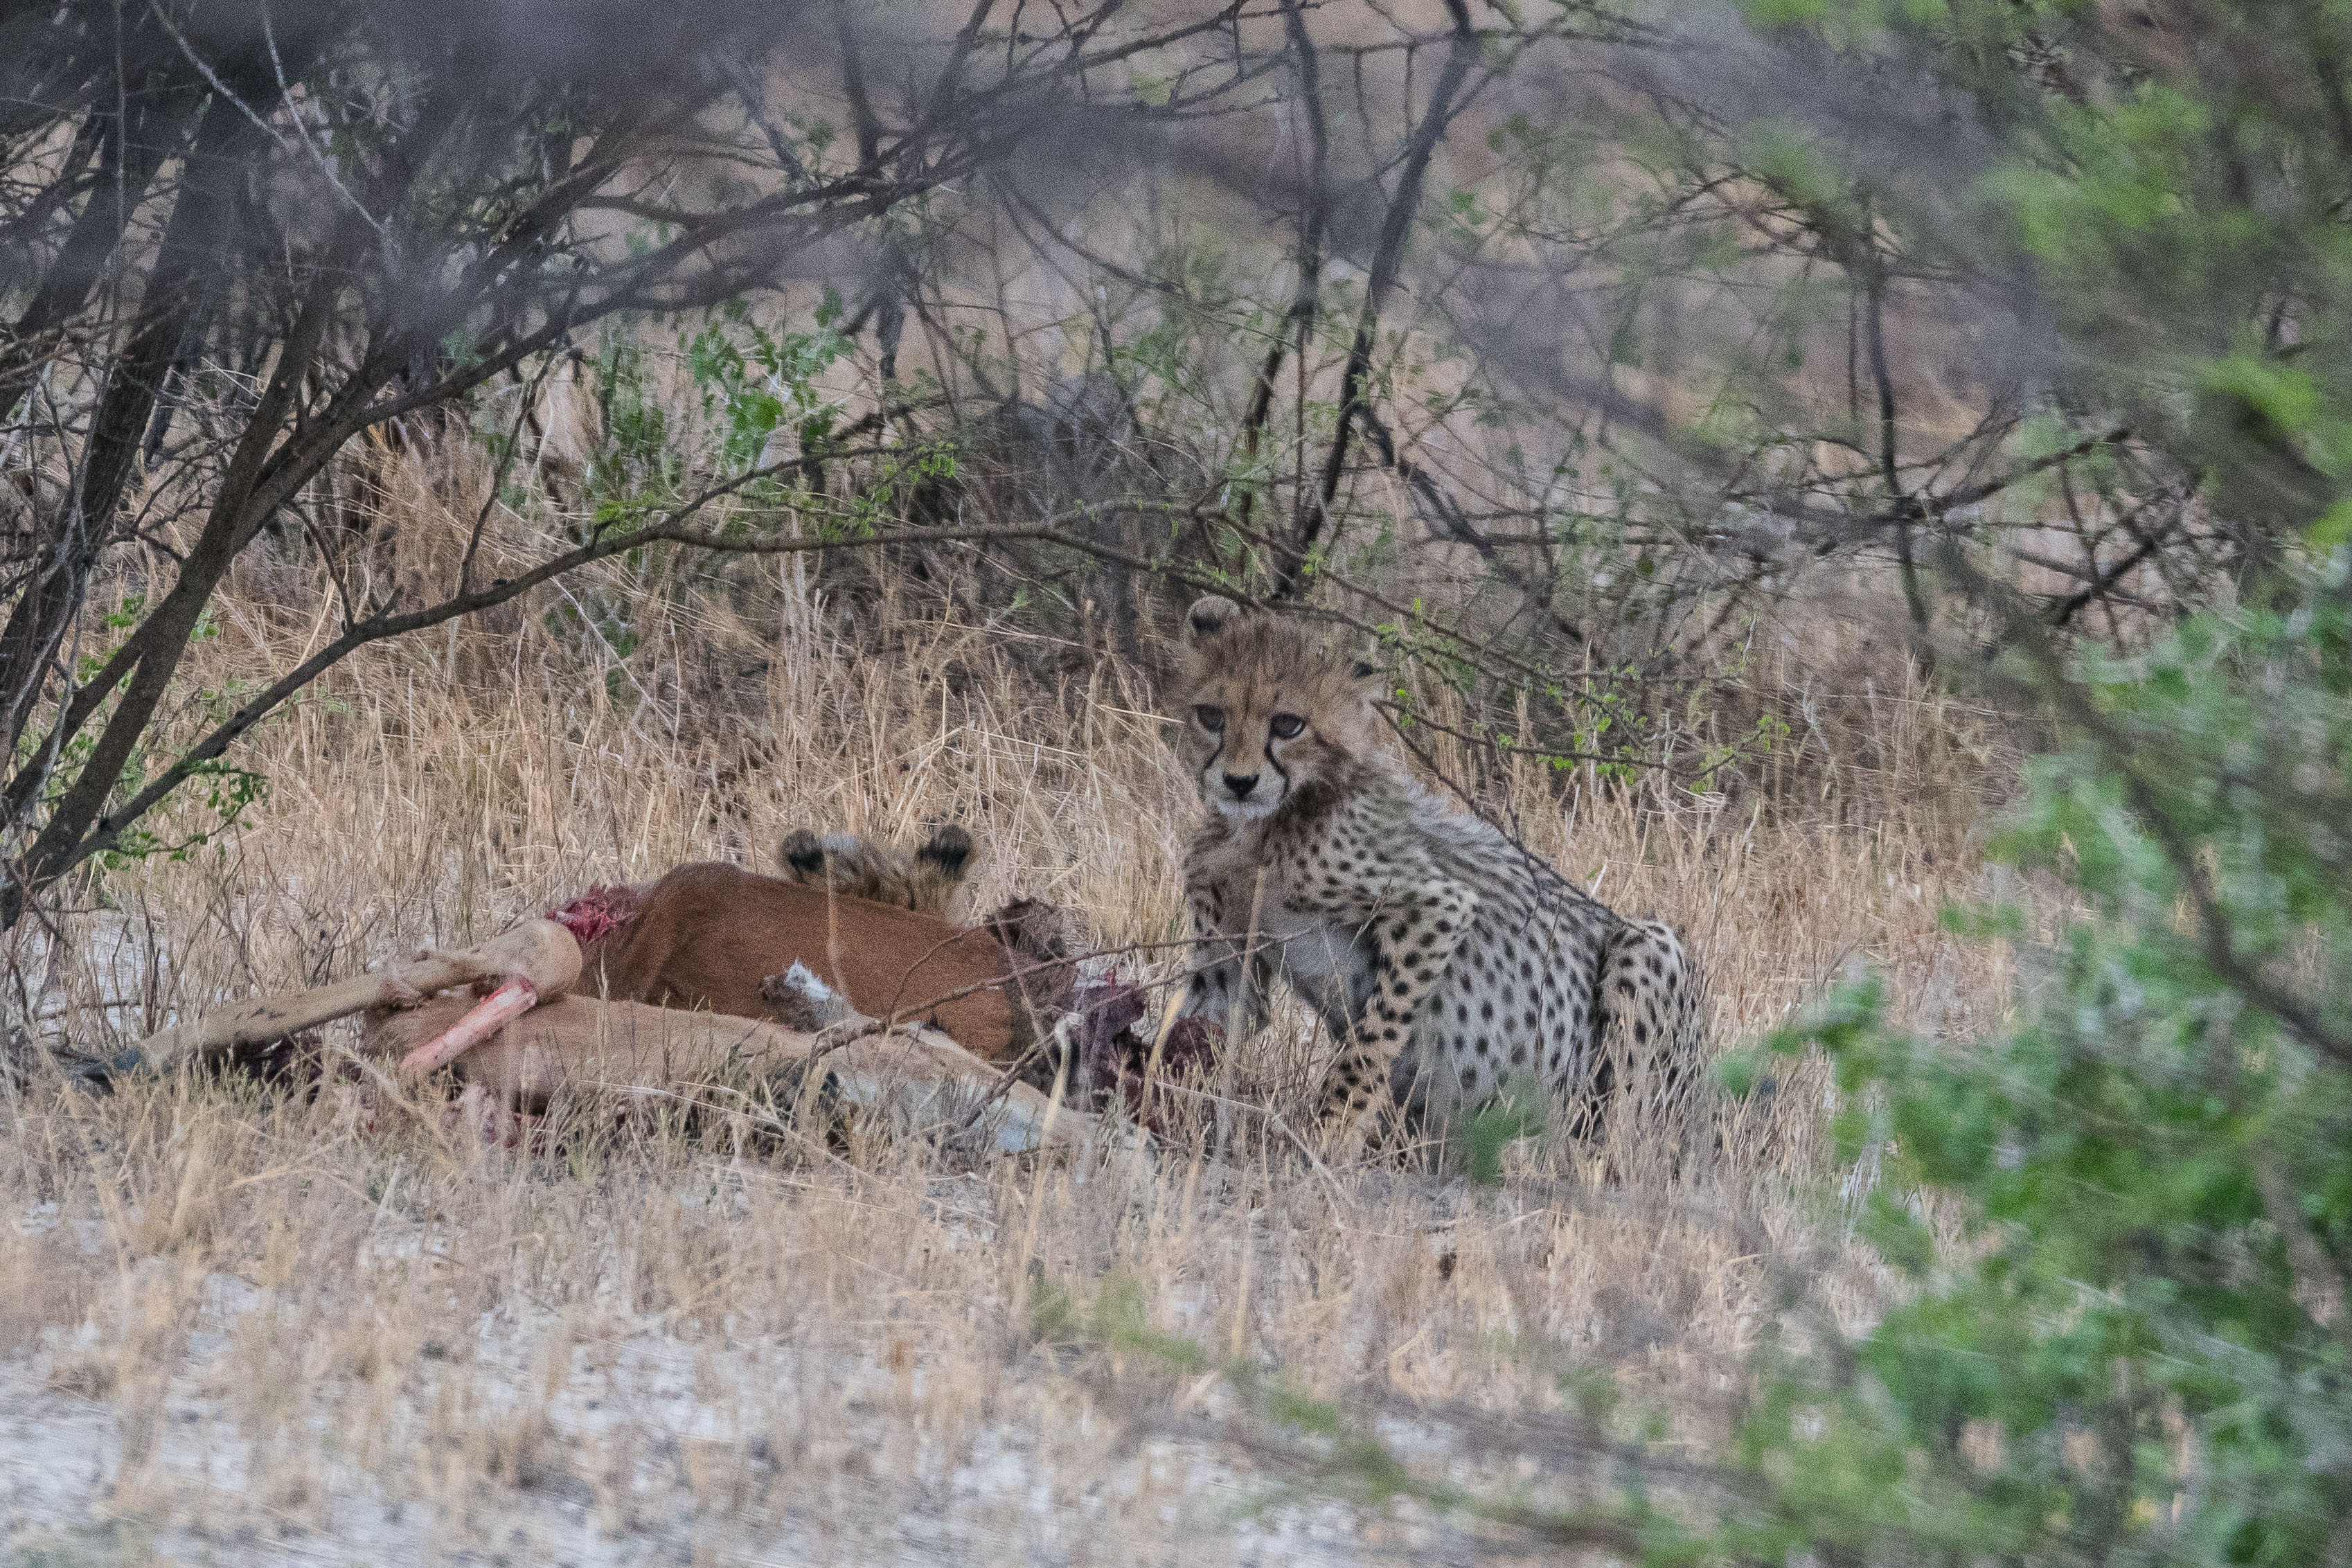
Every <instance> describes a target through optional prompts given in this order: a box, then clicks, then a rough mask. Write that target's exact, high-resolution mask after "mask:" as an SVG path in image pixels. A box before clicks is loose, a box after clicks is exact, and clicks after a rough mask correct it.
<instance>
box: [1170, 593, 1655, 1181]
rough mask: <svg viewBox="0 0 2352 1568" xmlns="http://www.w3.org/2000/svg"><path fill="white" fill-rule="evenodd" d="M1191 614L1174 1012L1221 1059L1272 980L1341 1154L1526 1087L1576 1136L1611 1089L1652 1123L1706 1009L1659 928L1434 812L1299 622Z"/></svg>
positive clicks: (1228, 607)
mask: <svg viewBox="0 0 2352 1568" xmlns="http://www.w3.org/2000/svg"><path fill="white" fill-rule="evenodd" d="M1186 619H1187V623H1188V625H1187V634H1188V636H1187V655H1188V657H1187V660H1186V669H1185V673H1184V678H1183V680H1182V683H1181V692H1182V700H1183V708H1182V710H1181V711H1182V712H1183V715H1184V722H1185V729H1186V737H1187V744H1188V751H1189V754H1190V760H1191V762H1192V770H1193V773H1194V776H1195V778H1196V779H1197V781H1198V782H1199V784H1200V788H1201V795H1202V800H1203V801H1205V802H1206V803H1207V805H1208V807H1209V811H1208V814H1207V817H1206V819H1205V820H1204V821H1203V822H1202V824H1201V826H1200V828H1199V830H1198V831H1197V832H1196V833H1195V834H1194V835H1193V837H1192V843H1191V845H1190V847H1188V849H1187V850H1186V853H1185V858H1184V892H1185V900H1186V903H1187V905H1188V906H1189V908H1190V910H1191V911H1192V928H1193V954H1192V957H1193V975H1192V983H1191V990H1190V992H1189V994H1187V996H1186V998H1185V1001H1184V1004H1183V1008H1182V1011H1183V1013H1184V1014H1185V1015H1187V1016H1197V1017H1199V1018H1201V1019H1202V1022H1203V1023H1208V1024H1217V1025H1222V1026H1223V1028H1224V1032H1225V1039H1226V1040H1227V1042H1228V1043H1229V1044H1234V1045H1238V1043H1239V1042H1240V1041H1241V1040H1242V1039H1243V1038H1244V1037H1246V1036H1248V1035H1249V1034H1250V1033H1252V1032H1253V1031H1254V1030H1255V1028H1256V1027H1257V1026H1258V1025H1259V1023H1260V1022H1261V1021H1262V1020H1261V1018H1260V1016H1259V1009H1260V998H1261V997H1262V995H1263V994H1264V991H1265V985H1266V984H1267V983H1268V981H1269V980H1270V979H1271V978H1272V976H1273V975H1274V974H1275V973H1280V974H1281V975H1282V976H1283V978H1284V979H1285V980H1286V981H1287V982H1288V984H1290V986H1291V988H1292V989H1293V990H1295V991H1297V993H1298V994H1300V996H1301V997H1302V998H1303V999H1304V1000H1305V1001H1306V1002H1307V1004H1308V1005H1311V1006H1312V1007H1314V1008H1315V1010H1316V1011H1317V1012H1318V1014H1319V1015H1320V1016H1322V1019H1323V1022H1324V1026H1325V1027H1326V1028H1327V1029H1328V1030H1329V1031H1330V1033H1331V1035H1332V1037H1333V1038H1334V1039H1335V1040H1337V1041H1338V1042H1339V1055H1338V1058H1337V1059H1336V1060H1335V1061H1334V1063H1333V1065H1332V1068H1331V1074H1330V1077H1329V1079H1328V1080H1327V1081H1326V1083H1325V1085H1324V1089H1323V1106H1322V1112H1323V1117H1324V1120H1325V1121H1326V1123H1327V1125H1329V1126H1330V1127H1331V1128H1332V1130H1333V1131H1334V1133H1335V1135H1336V1137H1337V1138H1338V1140H1339V1142H1340V1144H1341V1146H1342V1147H1344V1148H1354V1147H1357V1146H1360V1142H1361V1141H1362V1140H1363V1138H1364V1137H1365V1136H1366V1135H1367V1133H1368V1132H1369V1131H1370V1122H1372V1121H1374V1120H1376V1119H1377V1115H1378V1113H1379V1110H1382V1109H1384V1108H1386V1107H1388V1106H1390V1105H1396V1106H1401V1107H1402V1109H1403V1110H1404V1111H1405V1112H1406V1114H1407V1115H1408V1116H1410V1117H1411V1118H1412V1119H1413V1120H1415V1121H1430V1122H1433V1123H1435V1124H1437V1125H1439V1126H1442V1125H1443V1124H1444V1121H1446V1120H1447V1119H1448V1118H1449V1117H1450V1116H1451V1115H1452V1114H1453V1113H1454V1112H1455V1111H1457V1110H1462V1109H1465V1108H1469V1107H1473V1106H1475V1105H1476V1104H1478V1103H1479V1102H1481V1101H1483V1100H1488V1099H1490V1098H1492V1097H1493V1096H1495V1095H1496V1094H1497V1093H1499V1092H1501V1091H1502V1090H1504V1089H1507V1088H1512V1087H1516V1086H1517V1085H1521V1084H1525V1085H1529V1086H1533V1085H1541V1086H1542V1088H1543V1089H1544V1090H1546V1091H1547V1092H1548V1093H1549V1095H1550V1097H1551V1099H1552V1102H1553V1103H1554V1105H1555V1107H1556V1108H1557V1109H1559V1110H1561V1111H1562V1112H1564V1113H1565V1114H1564V1121H1565V1123H1566V1125H1567V1126H1568V1127H1569V1128H1570V1130H1571V1131H1576V1132H1579V1133H1581V1134H1584V1135H1588V1136H1589V1135H1591V1134H1592V1133H1594V1132H1595V1131H1598V1121H1599V1118H1600V1115H1601V1110H1602V1101H1603V1100H1605V1099H1607V1098H1608V1097H1610V1096H1611V1095H1612V1094H1613V1093H1614V1090H1615V1087H1616V1084H1617V1082H1618V1080H1619V1078H1620V1076H1621V1075H1624V1076H1625V1077H1626V1078H1627V1079H1628V1082H1629V1085H1630V1087H1632V1088H1633V1089H1634V1090H1635V1091H1636V1093H1637V1095H1638V1098H1639V1100H1641V1101H1643V1104H1642V1105H1640V1107H1639V1108H1638V1109H1639V1110H1641V1111H1643V1112H1648V1113H1650V1114H1651V1115H1655V1114H1657V1113H1660V1112H1663V1111H1664V1110H1668V1109H1669V1105H1668V1102H1669V1101H1670V1100H1675V1099H1678V1098H1679V1096H1680V1094H1681V1092H1682V1090H1683V1089H1684V1088H1685V1086H1686V1083H1687V1080H1688V1079H1689V1078H1690V1076H1691V1072H1690V1068H1692V1066H1693V1065H1694V1064H1695V1063H1696V1059H1697V1055H1698V1050H1699V1039H1698V1031H1699V1028H1700V1013H1701V1007H1700V989H1699V979H1698V974H1697V971H1696V968H1695V967H1694V965H1693V964H1692V963H1691V961H1690V959H1689V958H1688V956H1687V955H1686V954H1685V952H1684V951H1683V944H1682V942H1681V939H1680V938H1679V937H1677V936H1676V935H1675V931H1674V930H1673V929H1672V928H1671V927H1669V926H1665V925H1662V924H1659V923H1656V922H1654V921H1629V920H1626V919H1624V918H1622V917H1621V916H1619V915H1617V914H1616V913H1614V912H1612V910H1609V909H1608V908H1607V907H1605V906H1604V905H1602V904H1601V903H1600V902H1598V901H1597V900H1593V899H1591V898H1589V897H1587V896H1586V895H1585V893H1584V891H1583V890H1582V889H1580V888H1578V887H1576V886H1575V885H1574V884H1573V883H1571V882H1570V881H1569V880H1568V879H1566V878H1564V877H1562V876H1560V875H1559V873H1557V872H1555V871H1554V870H1552V869H1551V868H1549V866H1546V865H1544V864H1542V863H1541V862H1539V861H1538V860H1537V859H1536V858H1534V857H1532V856H1531V855H1529V854H1528V853H1527V852H1526V851H1524V850H1522V849H1521V848H1519V847H1517V845H1515V844H1513V843H1512V842H1511V841H1510V840H1509V839H1508V838H1507V837H1504V836H1503V834H1502V833H1501V832H1499V831H1497V830H1496V828H1494V827H1491V826H1488V825H1486V823H1484V822H1481V821H1479V820H1477V819H1476V818H1475V817H1472V816H1464V815H1462V814H1459V813H1457V812H1454V811H1453V810H1451V809H1449V808H1448V807H1447V806H1445V805H1443V804H1441V803H1440V802H1439V801H1438V800H1437V799H1436V798H1435V797H1434V796H1433V795H1430V794H1429V793H1428V792H1427V791H1425V790H1424V789H1423V787H1422V786H1421V784H1419V783H1418V782H1416V781H1415V780H1414V779H1413V778H1412V775H1411V774H1410V773H1407V772H1406V771H1405V768H1404V766H1403V764H1402V763H1400V762H1399V761H1398V760H1397V759H1396V758H1395V757H1394V756H1393V755H1391V753H1390V752H1388V750H1387V749H1386V748H1385V747H1383V746H1381V745H1380V744H1378V743H1376V742H1375V741H1374V739H1373V724H1374V722H1375V719H1374V715H1373V712H1372V710H1371V702H1370V693H1369V692H1368V691H1367V690H1366V689H1364V688H1363V685H1362V683H1361V682H1360V681H1359V680H1358V679H1355V678H1353V677H1351V676H1349V675H1348V674H1347V673H1345V672H1344V671H1342V670H1341V669H1339V668H1336V667H1334V666H1333V665H1331V664H1330V663H1328V661H1326V660H1323V659H1321V658H1318V657H1317V656H1316V654H1315V652H1314V650H1313V649H1312V647H1310V646H1309V644H1308V641H1307V637H1306V635H1305V634H1304V632H1303V631H1302V630H1301V629H1300V628H1299V627H1297V626H1294V625H1292V624H1290V623H1288V622H1286V621H1280V620H1276V619H1274V618H1271V617H1268V616H1260V615H1253V614H1248V613H1244V611H1243V610H1242V609H1241V607H1240V606H1239V605H1235V604H1234V602H1233V601H1232V600H1230V599H1224V598H1220V597H1217V596H1215V595H1211V596H1209V597H1207V598H1204V599H1202V600H1201V601H1200V602H1199V603H1197V604H1195V605H1193V606H1192V609H1191V610H1190V611H1189V612H1188V613H1187V617H1186ZM1253 937H1254V939H1255V940H1254V941H1253ZM1245 964H1246V966H1247V968H1248V970H1249V973H1246V974H1245V973H1244V967H1245ZM1651 1124H1652V1123H1651V1122H1650V1121H1649V1120H1648V1118H1647V1117H1646V1116H1644V1117H1638V1118H1637V1121H1636V1122H1635V1125H1637V1126H1647V1125H1651Z"/></svg>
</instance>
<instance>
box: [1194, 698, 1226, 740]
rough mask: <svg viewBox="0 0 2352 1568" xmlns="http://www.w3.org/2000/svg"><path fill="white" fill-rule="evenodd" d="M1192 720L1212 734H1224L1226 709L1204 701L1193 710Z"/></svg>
mask: <svg viewBox="0 0 2352 1568" xmlns="http://www.w3.org/2000/svg"><path fill="white" fill-rule="evenodd" d="M1192 722H1194V723H1195V724H1198V725H1199V726H1201V728H1202V729H1203V730H1206V731H1208V732H1209V733H1210V734H1212V735H1222V734H1223V733H1224V732H1225V710H1223V709H1222V708H1219V707H1216V706H1214V705H1213V704H1211V703H1207V702H1203V703H1202V704H1201V705H1200V706H1199V707H1198V708H1195V709H1193V710H1192Z"/></svg>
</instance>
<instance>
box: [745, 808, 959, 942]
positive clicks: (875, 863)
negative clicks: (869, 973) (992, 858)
mask: <svg viewBox="0 0 2352 1568" xmlns="http://www.w3.org/2000/svg"><path fill="white" fill-rule="evenodd" d="M971 849H972V844H971V834H969V833H966V832H965V831H964V830H963V829H962V828H961V827H958V826H955V825H954V824H952V823H950V824H949V825H947V826H943V827H940V828H939V829H938V830H936V831H935V832H933V833H932V835H931V836H930V837H929V839H927V840H925V841H924V843H923V844H922V846H921V847H919V848H918V849H916V850H915V852H914V853H913V854H911V855H910V854H908V853H907V852H906V851H905V850H903V849H900V848H898V847H897V846H895V845H889V844H882V843H878V842H877V841H876V840H874V839H871V838H860V837H857V836H856V834H854V833H828V834H826V835H825V836H824V837H822V838H820V837H817V836H816V835H815V834H814V833H812V832H810V831H809V830H808V829H807V828H805V827H802V828H795V829H794V830H793V831H792V832H791V833H788V834H786V835H785V836H784V842H783V845H782V848H781V849H780V850H779V852H778V854H777V857H776V862H777V864H776V872H777V875H778V876H780V877H782V879H784V880H785V881H787V882H799V883H803V884H804V885H806V886H809V887H814V888H829V889H832V890H833V891H834V892H835V893H837V894H839V895H840V896H842V897H843V898H850V899H866V900H871V901H873V902H875V903H877V904H896V905H897V906H898V907H899V908H900V909H905V910H914V911H915V912H916V913H918V914H925V915H929V916H931V917H933V918H934V919H937V920H946V919H948V918H949V910H950V906H951V905H952V904H953V903H954V901H955V895H956V889H959V888H961V886H962V885H963V879H964V876H965V874H966V873H967V872H968V871H970V870H971Z"/></svg>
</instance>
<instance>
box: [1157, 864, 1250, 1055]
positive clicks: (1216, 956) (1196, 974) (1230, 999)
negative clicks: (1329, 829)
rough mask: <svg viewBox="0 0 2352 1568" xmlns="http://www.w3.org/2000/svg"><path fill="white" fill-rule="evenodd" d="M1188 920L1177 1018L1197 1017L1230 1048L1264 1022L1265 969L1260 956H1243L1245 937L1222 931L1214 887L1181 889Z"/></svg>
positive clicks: (1217, 890) (1219, 898) (1218, 891)
mask: <svg viewBox="0 0 2352 1568" xmlns="http://www.w3.org/2000/svg"><path fill="white" fill-rule="evenodd" d="M1185 903H1186V905H1187V907H1188V908H1189V909H1190V910H1191V913H1192V979H1191V980H1190V981H1189V982H1187V983H1186V986H1185V992H1184V1005H1183V1006H1182V1007H1181V1008H1180V1009H1178V1012H1177V1016H1178V1017H1180V1018H1198V1019H1199V1020H1201V1022H1202V1023H1203V1024H1213V1025H1215V1026H1217V1027H1218V1028H1220V1029H1222V1030H1223V1031H1224V1036H1225V1043H1226V1045H1228V1046H1231V1045H1234V1044H1235V1043H1237V1042H1239V1041H1241V1040H1243V1039H1245V1038H1247V1037H1249V1036H1251V1035H1254V1034H1255V1033H1256V1032H1257V1029H1258V1026H1259V1025H1260V1024H1261V1023H1262V1022H1263V1021H1264V1020H1263V1017H1262V1015H1263V1013H1264V1011H1265V988H1266V981H1267V979H1268V978H1269V973H1270V972H1269V969H1268V965H1267V963H1266V961H1265V954H1264V953H1263V952H1244V949H1245V948H1247V947H1248V946H1249V938H1248V937H1247V936H1246V935H1242V936H1234V935H1228V934H1227V933H1226V931H1225V929H1224V912H1225V910H1224V903H1225V900H1224V894H1223V889H1220V888H1218V887H1216V886H1214V885H1211V886H1207V887H1198V888H1192V889H1187V890H1186V894H1185Z"/></svg>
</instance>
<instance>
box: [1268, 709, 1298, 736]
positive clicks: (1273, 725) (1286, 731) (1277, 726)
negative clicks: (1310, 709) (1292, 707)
mask: <svg viewBox="0 0 2352 1568" xmlns="http://www.w3.org/2000/svg"><path fill="white" fill-rule="evenodd" d="M1265 727H1266V728H1267V729H1269V730H1271V731H1274V738H1275V739H1276V740H1277V741H1289V740H1296V739H1297V735H1298V731H1301V730H1304V729H1305V728H1307V721H1306V720H1304V719H1302V718H1300V717H1299V716H1298V715H1297V714H1296V713H1277V714H1276V715H1275V716H1274V717H1273V718H1272V719H1270V720H1268V721H1266V726H1265Z"/></svg>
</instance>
